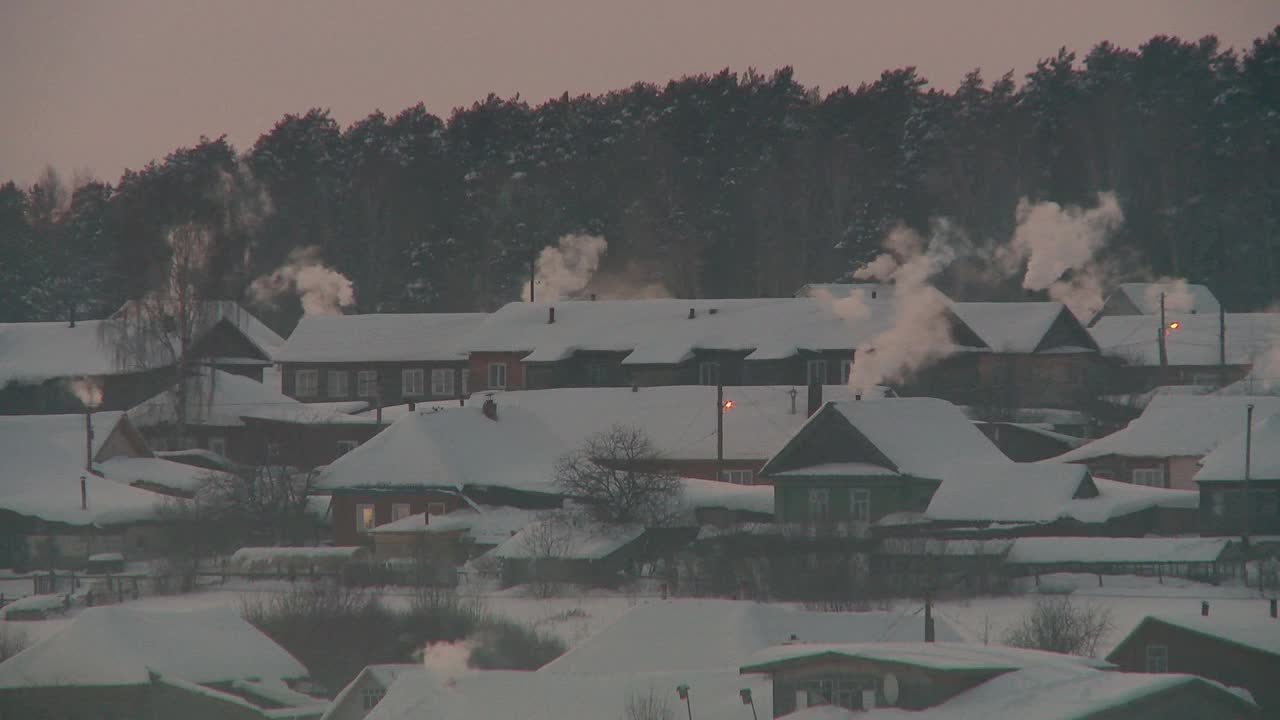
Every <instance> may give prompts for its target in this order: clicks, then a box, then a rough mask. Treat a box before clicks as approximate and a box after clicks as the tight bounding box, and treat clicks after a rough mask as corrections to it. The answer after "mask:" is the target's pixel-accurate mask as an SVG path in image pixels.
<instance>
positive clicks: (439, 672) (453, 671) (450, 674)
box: [421, 640, 473, 685]
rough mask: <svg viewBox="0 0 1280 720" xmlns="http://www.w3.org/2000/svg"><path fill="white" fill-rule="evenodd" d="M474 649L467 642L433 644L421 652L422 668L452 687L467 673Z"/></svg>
mask: <svg viewBox="0 0 1280 720" xmlns="http://www.w3.org/2000/svg"><path fill="white" fill-rule="evenodd" d="M472 649H473V645H472V643H470V642H468V641H466V640H459V641H458V642H438V643H432V644H430V645H428V646H426V647H425V648H423V649H422V651H421V652H422V666H423V667H425V668H426V669H427V670H429V671H430V672H431V673H433V674H434V675H436V676H437V677H438V678H439V680H440V682H441V683H444V684H446V685H452V684H453V682H454V679H455V678H457V677H458V676H459V675H461V674H463V673H465V672H466V671H467V667H468V666H467V661H468V660H469V659H470V658H471V651H472Z"/></svg>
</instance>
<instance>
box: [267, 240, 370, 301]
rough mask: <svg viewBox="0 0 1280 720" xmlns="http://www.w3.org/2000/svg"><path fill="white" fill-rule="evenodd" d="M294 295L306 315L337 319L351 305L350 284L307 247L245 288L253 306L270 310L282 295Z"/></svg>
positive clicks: (352, 298)
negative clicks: (255, 303) (266, 306)
mask: <svg viewBox="0 0 1280 720" xmlns="http://www.w3.org/2000/svg"><path fill="white" fill-rule="evenodd" d="M287 292H296V293H297V294H298V297H299V299H300V300H301V301H302V311H303V312H304V313H305V314H307V315H337V314H339V313H340V312H342V308H343V307H346V306H349V305H351V304H352V303H354V302H355V291H354V290H353V289H352V285H351V281H350V280H348V279H347V278H346V276H344V275H343V274H342V273H340V272H338V271H337V270H332V269H330V268H328V267H325V265H324V263H323V262H321V260H320V249H319V248H317V247H315V246H311V247H305V248H299V249H297V250H294V251H293V252H291V253H289V259H288V261H287V262H286V263H285V264H284V265H281V266H280V267H278V268H276V269H275V270H274V271H273V272H272V273H270V274H269V275H263V276H262V277H260V278H258V279H257V280H254V281H253V284H252V285H250V286H249V294H250V295H251V296H252V297H253V299H254V301H255V302H258V303H261V304H263V305H270V306H274V305H275V304H276V300H277V299H278V298H279V297H280V296H281V295H282V294H284V293H287Z"/></svg>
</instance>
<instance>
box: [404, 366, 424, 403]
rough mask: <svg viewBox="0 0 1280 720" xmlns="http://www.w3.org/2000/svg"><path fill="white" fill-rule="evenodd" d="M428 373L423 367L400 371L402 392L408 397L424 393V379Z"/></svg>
mask: <svg viewBox="0 0 1280 720" xmlns="http://www.w3.org/2000/svg"><path fill="white" fill-rule="evenodd" d="M425 378H426V373H425V372H423V370H422V368H414V369H412V370H401V371H400V394H401V395H404V396H406V397H414V396H418V395H422V394H423V391H424V390H425V389H426V388H425V387H424V380H425Z"/></svg>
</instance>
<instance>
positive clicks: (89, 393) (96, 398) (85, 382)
mask: <svg viewBox="0 0 1280 720" xmlns="http://www.w3.org/2000/svg"><path fill="white" fill-rule="evenodd" d="M67 389H68V390H70V391H71V393H72V394H73V395H75V396H76V398H77V399H79V400H80V404H81V405H84V406H85V407H87V408H96V407H99V406H100V405H102V386H101V385H99V384H98V383H96V382H94V381H93V380H91V379H89V378H83V379H80V380H72V381H70V382H68V383H67Z"/></svg>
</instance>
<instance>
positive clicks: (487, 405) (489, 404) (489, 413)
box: [480, 398, 498, 421]
mask: <svg viewBox="0 0 1280 720" xmlns="http://www.w3.org/2000/svg"><path fill="white" fill-rule="evenodd" d="M480 412H482V413H484V416H485V417H487V418H489V419H490V420H494V421H496V420H497V419H498V403H496V402H494V401H493V398H485V400H484V405H481V406H480Z"/></svg>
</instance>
